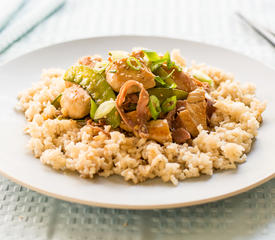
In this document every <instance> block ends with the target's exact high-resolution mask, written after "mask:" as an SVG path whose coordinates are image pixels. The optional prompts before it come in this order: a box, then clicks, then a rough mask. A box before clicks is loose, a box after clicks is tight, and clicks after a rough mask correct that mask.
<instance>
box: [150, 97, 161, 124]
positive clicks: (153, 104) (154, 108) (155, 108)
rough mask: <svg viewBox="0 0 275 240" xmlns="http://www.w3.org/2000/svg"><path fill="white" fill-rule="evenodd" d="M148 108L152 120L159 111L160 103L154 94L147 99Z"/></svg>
mask: <svg viewBox="0 0 275 240" xmlns="http://www.w3.org/2000/svg"><path fill="white" fill-rule="evenodd" d="M148 106H149V110H150V113H151V116H152V118H153V119H154V120H156V119H157V118H158V116H159V114H160V113H161V108H160V103H159V100H158V98H157V97H156V96H154V95H152V96H150V99H149V105H148Z"/></svg>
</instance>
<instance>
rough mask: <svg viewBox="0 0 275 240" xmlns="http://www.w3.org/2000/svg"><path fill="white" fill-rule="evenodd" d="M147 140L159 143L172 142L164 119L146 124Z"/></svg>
mask: <svg viewBox="0 0 275 240" xmlns="http://www.w3.org/2000/svg"><path fill="white" fill-rule="evenodd" d="M148 131H149V138H150V139H152V140H155V141H157V142H159V143H166V142H171V141H172V136H171V133H170V130H169V125H168V122H167V120H166V119H159V120H152V121H150V122H149V123H148Z"/></svg>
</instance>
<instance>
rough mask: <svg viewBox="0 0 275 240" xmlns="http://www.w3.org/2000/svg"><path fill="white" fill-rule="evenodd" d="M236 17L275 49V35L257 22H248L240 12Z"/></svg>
mask: <svg viewBox="0 0 275 240" xmlns="http://www.w3.org/2000/svg"><path fill="white" fill-rule="evenodd" d="M236 15H237V16H238V17H239V18H240V19H241V20H242V21H244V22H245V23H246V24H248V25H249V26H250V27H251V28H252V29H253V30H254V31H255V32H256V33H258V34H259V35H260V36H261V37H263V38H264V39H265V40H266V41H267V42H268V43H269V44H271V45H272V46H273V47H274V48H275V33H273V32H272V31H271V30H269V29H266V28H264V27H262V26H260V25H258V24H256V23H255V22H252V21H251V20H248V19H247V18H246V17H244V16H243V15H242V14H241V13H239V12H236Z"/></svg>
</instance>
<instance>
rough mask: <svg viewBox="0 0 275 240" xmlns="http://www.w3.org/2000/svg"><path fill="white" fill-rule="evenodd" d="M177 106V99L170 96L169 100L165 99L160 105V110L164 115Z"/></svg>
mask: <svg viewBox="0 0 275 240" xmlns="http://www.w3.org/2000/svg"><path fill="white" fill-rule="evenodd" d="M176 104H177V97H176V96H172V97H170V98H167V99H166V100H165V101H164V102H163V103H162V104H161V109H162V111H163V112H164V113H167V112H170V111H172V110H173V109H174V108H175V107H176Z"/></svg>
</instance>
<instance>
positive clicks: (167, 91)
mask: <svg viewBox="0 0 275 240" xmlns="http://www.w3.org/2000/svg"><path fill="white" fill-rule="evenodd" d="M147 90H148V93H149V95H150V96H152V95H154V96H156V97H157V98H158V100H159V101H160V104H162V103H163V102H164V101H165V100H166V99H167V98H170V97H172V96H176V97H177V99H178V100H183V99H186V98H187V96H188V93H187V92H185V91H183V90H180V89H171V88H150V89H147Z"/></svg>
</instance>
